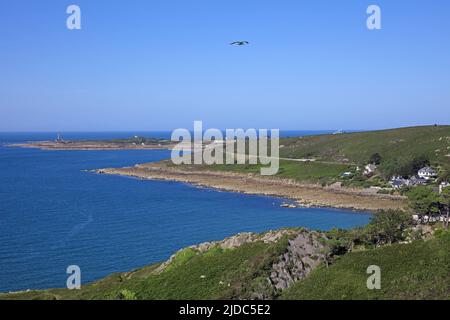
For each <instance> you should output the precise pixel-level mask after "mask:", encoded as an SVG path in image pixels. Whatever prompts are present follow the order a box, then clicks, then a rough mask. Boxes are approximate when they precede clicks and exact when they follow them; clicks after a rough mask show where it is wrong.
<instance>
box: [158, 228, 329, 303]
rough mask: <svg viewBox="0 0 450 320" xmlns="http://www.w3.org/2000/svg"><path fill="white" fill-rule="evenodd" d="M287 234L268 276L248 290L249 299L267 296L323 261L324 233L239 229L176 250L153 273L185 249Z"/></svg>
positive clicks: (234, 245)
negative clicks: (218, 238)
mask: <svg viewBox="0 0 450 320" xmlns="http://www.w3.org/2000/svg"><path fill="white" fill-rule="evenodd" d="M285 237H287V238H288V241H287V246H286V249H285V251H284V252H283V253H282V254H281V255H280V256H279V257H278V258H276V259H275V262H274V263H273V264H272V266H271V268H270V270H269V271H268V273H267V278H266V279H265V280H264V281H263V282H262V283H258V284H257V285H255V286H254V287H253V290H252V292H251V293H250V294H249V297H250V298H251V299H268V298H269V299H270V298H273V296H274V295H276V294H277V293H279V292H281V291H283V290H285V289H287V288H288V287H290V286H291V285H292V284H293V283H295V282H297V281H300V280H302V279H304V278H306V277H307V276H308V275H309V274H310V273H311V271H312V270H314V269H315V268H317V267H318V266H320V265H321V264H323V263H324V262H325V259H326V254H327V252H328V250H327V249H328V247H327V245H326V243H325V241H324V240H327V238H326V236H325V235H324V234H323V233H320V232H316V231H310V230H307V229H304V228H301V229H282V230H278V231H269V232H266V233H262V234H256V233H250V232H245V233H239V234H237V235H235V236H232V237H229V238H226V239H224V240H221V241H212V242H204V243H201V244H198V245H194V246H190V247H188V248H185V249H183V250H180V251H178V252H177V253H176V254H174V255H173V256H172V257H171V258H170V259H169V260H167V261H166V262H164V263H163V264H161V265H160V266H159V267H158V268H156V269H155V270H154V271H153V273H156V274H158V273H161V272H163V271H164V270H165V269H166V268H167V267H168V266H169V265H170V264H171V263H172V262H173V261H174V260H175V258H176V257H177V255H178V254H180V253H181V252H183V251H184V250H186V249H190V250H194V251H196V252H197V253H198V254H203V253H206V252H208V251H209V250H211V249H213V248H215V247H220V248H221V249H223V250H233V249H237V248H239V247H241V246H243V245H245V244H247V243H252V242H256V241H261V242H263V243H266V244H274V243H278V242H279V241H281V240H282V239H286V238H285Z"/></svg>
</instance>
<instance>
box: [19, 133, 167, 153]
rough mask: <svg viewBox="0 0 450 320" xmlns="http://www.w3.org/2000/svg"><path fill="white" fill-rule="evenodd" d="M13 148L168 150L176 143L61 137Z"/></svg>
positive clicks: (144, 139)
mask: <svg viewBox="0 0 450 320" xmlns="http://www.w3.org/2000/svg"><path fill="white" fill-rule="evenodd" d="M10 146H12V147H21V148H37V149H41V150H166V149H172V148H173V146H174V143H173V142H171V141H170V140H167V139H158V138H147V137H140V136H134V137H132V138H124V139H110V140H73V141H71V140H64V139H62V138H61V136H60V135H58V136H57V137H56V139H55V140H47V141H30V142H26V143H17V144H11V145H10Z"/></svg>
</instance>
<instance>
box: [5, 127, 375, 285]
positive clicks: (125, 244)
mask: <svg viewBox="0 0 450 320" xmlns="http://www.w3.org/2000/svg"><path fill="white" fill-rule="evenodd" d="M312 133H314V134H317V133H327V132H293V131H290V132H285V133H283V135H285V136H287V135H289V136H296V135H305V134H312ZM133 135H145V136H153V137H162V138H167V137H168V136H170V133H167V132H152V133H142V132H130V133H124V132H118V133H64V134H63V138H64V139H108V138H123V137H131V136H133ZM55 136H56V134H55V133H0V292H6V291H17V290H25V289H45V288H53V287H64V286H65V284H66V279H67V276H68V275H67V274H66V268H67V266H69V265H78V266H80V268H81V273H82V283H87V282H91V281H93V280H97V279H100V278H102V277H104V276H106V275H108V274H110V273H113V272H120V271H129V270H132V269H135V268H139V267H141V266H144V265H147V264H151V263H155V262H159V261H163V260H165V259H167V258H169V257H170V256H171V255H172V254H173V253H174V252H176V251H177V250H179V249H180V248H183V247H186V246H189V245H192V244H196V243H200V242H204V241H211V240H220V239H223V238H224V237H227V236H231V235H234V234H236V233H238V232H244V231H253V232H261V231H266V230H270V229H277V228H281V227H292V226H304V227H308V228H312V229H321V230H328V229H331V228H334V227H340V228H351V227H355V226H361V225H364V224H366V223H367V222H368V221H369V219H370V215H369V214H367V213H355V212H350V211H344V210H333V209H306V208H301V209H300V208H299V209H283V208H281V207H280V204H281V203H282V202H283V200H282V199H277V198H271V197H262V196H251V195H242V194H235V193H227V192H219V191H214V190H210V189H205V188H196V187H193V186H190V185H187V184H182V183H176V182H163V181H147V180H139V179H131V178H124V177H119V176H108V175H96V174H94V173H90V172H85V171H84V170H91V169H97V168H105V167H122V166H131V165H134V164H136V163H143V162H150V161H159V160H162V159H167V158H169V156H170V153H169V151H160V150H134V151H127V150H125V151H41V150H36V149H21V148H12V147H9V146H7V144H9V143H17V142H24V141H36V140H45V139H54V138H55Z"/></svg>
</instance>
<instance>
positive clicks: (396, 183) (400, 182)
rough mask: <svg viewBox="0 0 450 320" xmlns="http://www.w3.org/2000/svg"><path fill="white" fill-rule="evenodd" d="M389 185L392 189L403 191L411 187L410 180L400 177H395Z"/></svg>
mask: <svg viewBox="0 0 450 320" xmlns="http://www.w3.org/2000/svg"><path fill="white" fill-rule="evenodd" d="M389 183H390V185H391V186H392V188H394V189H401V188H403V187H406V186H408V185H409V180H408V179H404V178H403V177H400V176H394V177H392V179H391V181H389Z"/></svg>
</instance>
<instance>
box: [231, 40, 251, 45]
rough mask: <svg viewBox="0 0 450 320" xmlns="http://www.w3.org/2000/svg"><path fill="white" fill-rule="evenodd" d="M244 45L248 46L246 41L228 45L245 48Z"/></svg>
mask: <svg viewBox="0 0 450 320" xmlns="http://www.w3.org/2000/svg"><path fill="white" fill-rule="evenodd" d="M246 44H248V41H234V42H232V43H230V45H232V46H245V45H246Z"/></svg>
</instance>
